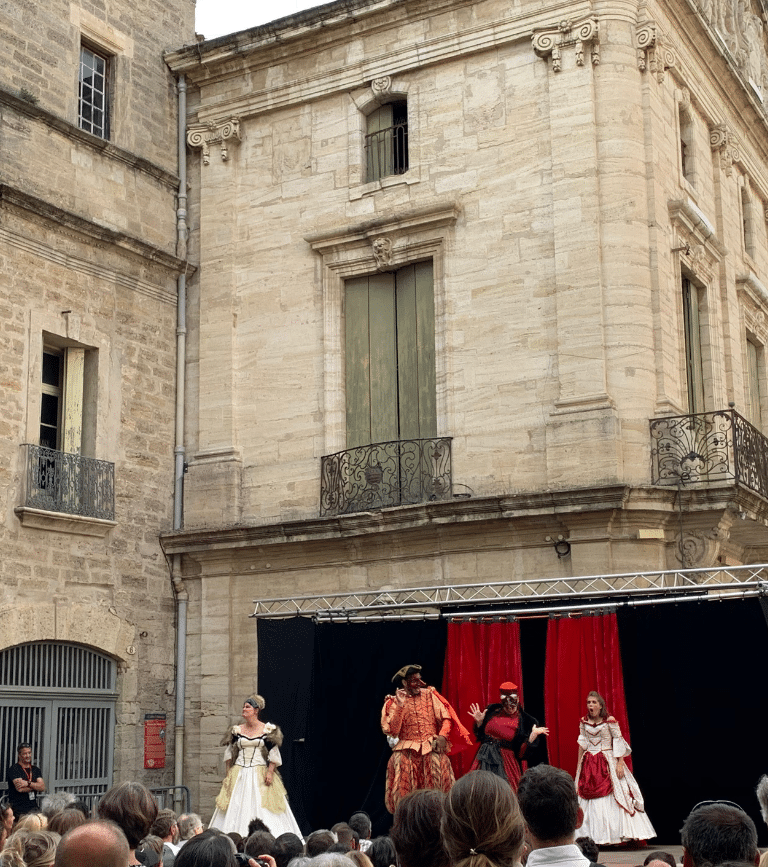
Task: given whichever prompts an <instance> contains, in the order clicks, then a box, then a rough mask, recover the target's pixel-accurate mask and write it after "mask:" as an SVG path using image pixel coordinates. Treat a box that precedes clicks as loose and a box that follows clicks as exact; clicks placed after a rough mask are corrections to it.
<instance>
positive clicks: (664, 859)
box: [576, 840, 677, 867]
mask: <svg viewBox="0 0 768 867" xmlns="http://www.w3.org/2000/svg"><path fill="white" fill-rule="evenodd" d="M576 842H577V843H578V842H579V841H578V840H577V841H576ZM654 861H655V862H661V864H659V863H656V864H654ZM665 864H666V865H668V867H677V861H675V856H674V855H670V854H669V852H663V851H661V850H658V851H656V852H651V853H649V854H648V856H647V857H646V859H645V861H643V867H664V865H665Z"/></svg>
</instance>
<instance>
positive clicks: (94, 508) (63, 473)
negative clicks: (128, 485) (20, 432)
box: [23, 445, 115, 521]
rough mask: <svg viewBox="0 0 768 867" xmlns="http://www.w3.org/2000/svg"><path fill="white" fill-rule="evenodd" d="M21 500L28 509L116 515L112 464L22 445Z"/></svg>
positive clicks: (92, 515) (105, 516) (86, 515)
mask: <svg viewBox="0 0 768 867" xmlns="http://www.w3.org/2000/svg"><path fill="white" fill-rule="evenodd" d="M23 448H24V449H25V451H26V461H25V468H24V478H25V485H24V502H23V505H25V506H27V507H29V508H31V509H43V510H44V511H46V512H64V513H66V514H68V515H82V516H83V517H87V518H103V519H104V520H107V521H114V519H115V465H114V464H112V463H110V462H109V461H97V460H95V459H93V458H84V457H82V456H81V455H77V454H68V453H67V452H58V451H55V450H54V449H46V448H43V447H42V446H34V445H24V446H23Z"/></svg>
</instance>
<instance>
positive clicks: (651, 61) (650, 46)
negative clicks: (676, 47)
mask: <svg viewBox="0 0 768 867" xmlns="http://www.w3.org/2000/svg"><path fill="white" fill-rule="evenodd" d="M635 36H636V38H637V67H638V69H639V70H640V72H645V71H646V70H647V71H649V72H650V73H651V75H653V76H654V78H655V79H656V81H657V82H658V83H659V84H661V83H662V82H663V81H664V74H665V73H666V71H667V70H668V69H672V67H673V66H675V64H676V63H677V55H676V54H675V52H674V51H673V50H672V49H671V48H670V47H669V46H668V45H667V44H666V43H665V40H664V38H663V37H662V36H661V34H660V33H659V32H658V28H657V26H656V22H655V21H646V22H644V23H643V24H638V26H637V29H636V30H635Z"/></svg>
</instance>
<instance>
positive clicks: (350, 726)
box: [258, 618, 446, 835]
mask: <svg viewBox="0 0 768 867" xmlns="http://www.w3.org/2000/svg"><path fill="white" fill-rule="evenodd" d="M258 629H259V633H258V647H259V690H260V691H262V694H263V695H264V697H265V699H266V700H267V702H268V706H269V707H270V708H272V709H273V713H274V721H275V722H278V723H279V724H280V726H281V727H282V728H283V730H284V731H285V733H286V741H288V740H289V739H291V740H293V741H294V744H293V755H292V756H291V757H290V760H289V758H288V756H287V755H284V757H283V761H284V765H285V770H284V773H283V779H284V780H285V783H286V787H287V788H288V795H289V799H290V802H291V807H292V809H293V811H294V814H295V815H296V819H297V821H298V822H299V825H300V827H301V829H302V831H304V832H305V833H306V832H308V831H310V830H315V829H317V828H330V827H331V825H333V824H335V823H336V822H340V821H346V820H347V819H348V818H349V817H350V816H351V815H352V813H354V812H355V811H356V810H365V812H366V813H368V814H369V815H370V816H371V819H372V821H373V823H374V835H375V834H383V833H386V832H387V831H388V830H389V827H390V825H391V822H392V817H391V816H390V815H389V813H388V812H387V811H386V808H385V807H384V779H385V771H386V765H387V760H388V758H389V756H390V754H391V750H390V748H389V746H388V744H387V741H386V739H385V737H384V735H383V734H382V732H381V725H380V720H381V716H380V715H381V708H382V705H383V704H384V697H385V696H386V695H388V694H391V693H392V691H393V690H394V687H393V685H392V683H391V678H392V675H393V674H394V673H395V672H396V671H397V670H398V669H399V668H401V667H402V666H403V665H407V664H412V663H418V664H419V665H421V666H423V669H424V670H423V672H422V674H423V677H424V679H425V680H426V682H427V683H429V684H431V685H432V686H435V687H437V689H440V688H441V686H442V678H443V658H444V655H445V644H446V624H445V622H444V621H441V620H426V621H405V622H398V623H322V624H317V625H314V624H312V622H311V621H309V620H302V619H301V618H296V619H292V620H274V621H269V620H262V621H260V623H259V627H258ZM308 633H312V636H313V647H312V650H311V651H310V657H311V658H310V659H308V658H307V644H308V640H309V639H308ZM310 671H311V685H310V684H308V683H307V673H308V672H310ZM304 732H305V733H306V734H305V735H302V734H300V733H304ZM301 736H304V737H305V741H304V742H303V743H300V744H297V743H295V740H296V739H297V737H301Z"/></svg>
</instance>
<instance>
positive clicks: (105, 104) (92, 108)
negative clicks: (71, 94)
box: [78, 45, 109, 138]
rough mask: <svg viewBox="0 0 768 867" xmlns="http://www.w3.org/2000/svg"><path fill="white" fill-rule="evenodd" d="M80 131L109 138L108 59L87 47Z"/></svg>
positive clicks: (82, 53)
mask: <svg viewBox="0 0 768 867" xmlns="http://www.w3.org/2000/svg"><path fill="white" fill-rule="evenodd" d="M78 124H79V126H80V129H84V130H85V131H86V132H90V133H93V135H97V136H98V137H99V138H109V57H108V56H107V55H106V54H102V53H99V52H97V51H94V50H93V49H91V48H88V47H87V46H85V45H82V46H81V47H80V91H79V95H78Z"/></svg>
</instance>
